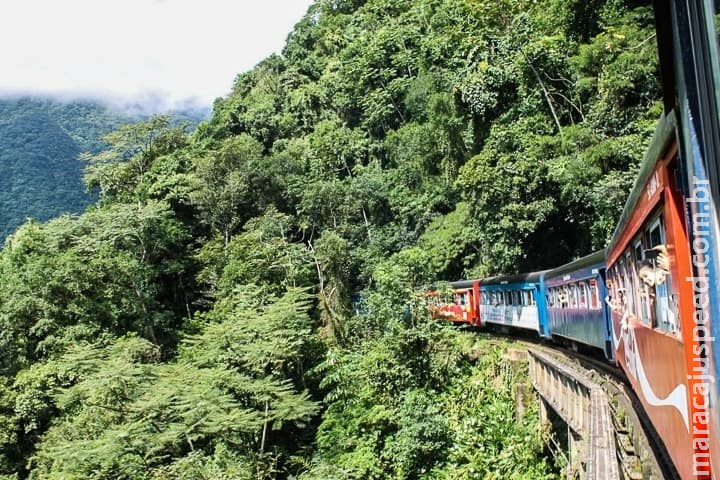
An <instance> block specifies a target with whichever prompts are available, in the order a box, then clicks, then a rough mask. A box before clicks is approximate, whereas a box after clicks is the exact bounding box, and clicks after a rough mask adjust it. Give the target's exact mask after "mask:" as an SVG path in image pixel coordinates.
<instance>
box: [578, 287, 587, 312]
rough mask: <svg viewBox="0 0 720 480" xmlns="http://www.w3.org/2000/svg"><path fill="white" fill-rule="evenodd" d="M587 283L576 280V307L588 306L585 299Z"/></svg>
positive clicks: (585, 307)
mask: <svg viewBox="0 0 720 480" xmlns="http://www.w3.org/2000/svg"><path fill="white" fill-rule="evenodd" d="M587 296H588V293H587V284H586V283H585V282H584V281H580V282H578V307H579V308H582V309H587V308H588V301H587Z"/></svg>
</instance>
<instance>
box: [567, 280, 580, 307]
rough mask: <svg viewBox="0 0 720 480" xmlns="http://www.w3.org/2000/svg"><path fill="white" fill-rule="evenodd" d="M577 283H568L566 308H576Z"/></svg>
mask: <svg viewBox="0 0 720 480" xmlns="http://www.w3.org/2000/svg"><path fill="white" fill-rule="evenodd" d="M577 305H578V298H577V285H576V284H575V283H570V284H568V308H577Z"/></svg>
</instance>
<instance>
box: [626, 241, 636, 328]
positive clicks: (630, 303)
mask: <svg viewBox="0 0 720 480" xmlns="http://www.w3.org/2000/svg"><path fill="white" fill-rule="evenodd" d="M625 266H626V269H627V290H626V292H625V294H626V295H627V309H628V311H629V312H630V314H631V315H636V316H637V303H636V301H637V290H636V289H637V283H636V282H635V277H636V275H635V272H636V267H635V262H634V261H633V258H632V255H631V254H630V251H626V252H625Z"/></svg>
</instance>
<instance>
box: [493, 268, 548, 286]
mask: <svg viewBox="0 0 720 480" xmlns="http://www.w3.org/2000/svg"><path fill="white" fill-rule="evenodd" d="M547 272H548V270H543V271H541V272H530V273H520V274H517V275H498V276H495V277H488V278H483V279H481V280H480V284H481V285H512V284H516V283H538V282H539V281H540V279H541V278H542V277H543V275H544V274H546V273H547Z"/></svg>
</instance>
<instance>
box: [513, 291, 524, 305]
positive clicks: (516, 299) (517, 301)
mask: <svg viewBox="0 0 720 480" xmlns="http://www.w3.org/2000/svg"><path fill="white" fill-rule="evenodd" d="M512 293H513V305H517V306H522V299H521V298H520V290H514V291H513V292H512Z"/></svg>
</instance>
